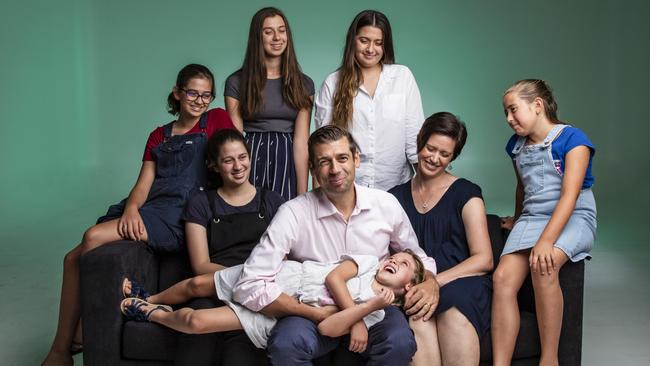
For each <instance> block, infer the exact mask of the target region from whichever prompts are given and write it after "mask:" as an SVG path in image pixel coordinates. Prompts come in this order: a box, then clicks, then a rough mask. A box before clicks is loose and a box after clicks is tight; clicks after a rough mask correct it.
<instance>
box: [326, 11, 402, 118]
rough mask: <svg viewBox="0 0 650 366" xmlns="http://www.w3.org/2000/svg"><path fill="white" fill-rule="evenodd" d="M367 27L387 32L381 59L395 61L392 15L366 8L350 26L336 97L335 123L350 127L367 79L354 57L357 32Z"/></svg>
mask: <svg viewBox="0 0 650 366" xmlns="http://www.w3.org/2000/svg"><path fill="white" fill-rule="evenodd" d="M365 26H373V27H377V28H379V29H380V30H381V31H382V33H383V37H384V39H383V48H384V55H383V56H382V58H381V60H380V62H381V63H382V64H387V65H389V64H393V63H395V54H394V52H393V36H392V32H391V29H390V23H389V22H388V18H386V16H385V15H384V14H382V13H380V12H378V11H375V10H364V11H362V12H361V13H359V14H357V16H356V17H355V18H354V20H353V21H352V24H350V28H348V34H347V36H346V39H345V48H344V50H343V61H342V62H341V67H339V79H338V82H337V83H336V92H335V93H334V100H333V107H334V111H333V113H332V124H333V125H336V126H339V127H342V128H346V129H347V128H350V127H351V126H352V112H353V111H352V105H353V100H354V96H355V95H356V94H357V91H358V89H359V85H361V82H362V81H363V77H362V75H361V67H360V66H359V63H358V61H357V59H356V58H355V57H354V53H355V49H356V46H355V43H356V40H355V38H356V36H357V33H358V32H359V30H360V29H361V28H363V27H365Z"/></svg>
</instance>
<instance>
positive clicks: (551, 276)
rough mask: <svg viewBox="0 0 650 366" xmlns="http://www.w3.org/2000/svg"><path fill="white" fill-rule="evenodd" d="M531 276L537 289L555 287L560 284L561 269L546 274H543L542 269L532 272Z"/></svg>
mask: <svg viewBox="0 0 650 366" xmlns="http://www.w3.org/2000/svg"><path fill="white" fill-rule="evenodd" d="M530 277H531V280H532V282H533V288H534V289H535V290H538V289H539V290H545V289H553V288H556V287H559V286H560V279H559V269H557V270H554V271H553V272H550V273H544V274H541V272H540V271H537V272H531V274H530Z"/></svg>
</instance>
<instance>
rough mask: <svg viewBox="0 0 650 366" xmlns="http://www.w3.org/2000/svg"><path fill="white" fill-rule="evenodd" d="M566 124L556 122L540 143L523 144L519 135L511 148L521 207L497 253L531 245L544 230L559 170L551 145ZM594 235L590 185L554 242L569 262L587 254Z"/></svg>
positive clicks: (554, 199) (556, 197) (555, 194)
mask: <svg viewBox="0 0 650 366" xmlns="http://www.w3.org/2000/svg"><path fill="white" fill-rule="evenodd" d="M567 126H568V125H562V124H558V125H556V126H555V127H553V129H552V130H551V132H549V134H548V135H547V136H546V138H545V139H544V141H543V142H542V143H541V144H537V145H526V137H519V139H518V140H517V142H516V143H515V147H514V148H513V150H512V153H513V155H514V156H515V157H514V161H515V166H516V167H517V173H518V174H519V177H520V179H521V182H522V184H523V186H524V202H523V210H522V213H521V216H520V217H519V219H517V222H516V223H515V225H514V227H513V228H512V232H510V235H509V236H508V239H507V241H506V245H505V247H504V248H503V253H502V254H501V255H505V254H509V253H513V252H517V251H520V250H525V249H530V248H532V247H533V246H534V245H535V244H536V243H537V240H538V239H539V237H540V235H541V234H542V232H543V231H544V228H545V227H546V224H547V223H548V222H549V220H550V219H551V215H552V214H553V211H554V210H555V207H556V205H557V203H558V201H559V199H560V190H561V188H562V172H561V171H560V170H559V169H557V168H556V166H555V163H554V161H553V156H552V154H551V147H552V144H553V141H554V140H555V138H556V137H558V136H559V135H560V133H562V130H563V129H564V128H565V127H567ZM595 238H596V201H595V199H594V195H593V193H592V191H591V188H586V189H582V190H581V191H580V194H579V196H578V199H577V201H576V206H575V209H574V210H573V213H572V214H571V217H570V218H569V221H568V222H567V223H566V226H565V227H564V229H563V230H562V232H561V233H560V236H559V237H558V238H557V241H556V242H555V246H556V247H557V248H559V249H561V250H562V251H563V252H564V253H565V254H566V255H567V257H569V258H570V259H571V261H573V262H577V261H580V260H582V259H585V258H587V259H588V258H590V257H591V256H590V255H589V251H590V250H591V248H592V246H593V244H594V240H595Z"/></svg>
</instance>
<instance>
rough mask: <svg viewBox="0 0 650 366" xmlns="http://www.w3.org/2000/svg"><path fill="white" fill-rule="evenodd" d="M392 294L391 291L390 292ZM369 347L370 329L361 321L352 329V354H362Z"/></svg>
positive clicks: (350, 348)
mask: <svg viewBox="0 0 650 366" xmlns="http://www.w3.org/2000/svg"><path fill="white" fill-rule="evenodd" d="M389 292H390V291H389ZM367 346H368V328H366V323H364V322H363V320H360V321H358V322H356V323H354V325H353V326H352V328H350V347H349V350H350V352H356V353H361V352H363V351H365V350H366V347H367Z"/></svg>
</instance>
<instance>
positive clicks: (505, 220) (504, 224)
mask: <svg viewBox="0 0 650 366" xmlns="http://www.w3.org/2000/svg"><path fill="white" fill-rule="evenodd" d="M514 225H515V218H514V217H512V216H504V217H502V218H501V228H502V229H506V230H512V227H513V226H514Z"/></svg>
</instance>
